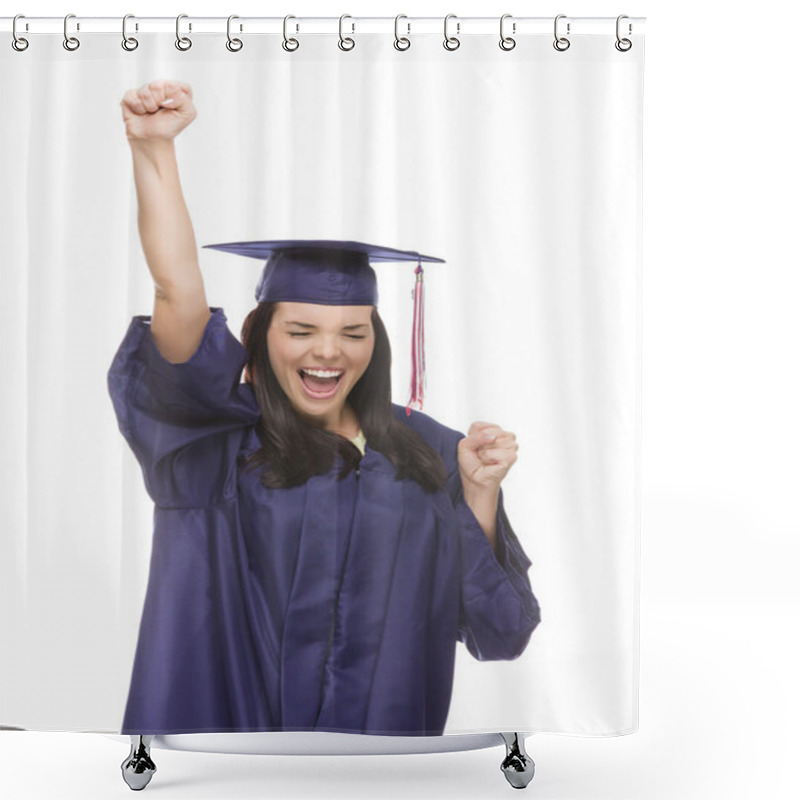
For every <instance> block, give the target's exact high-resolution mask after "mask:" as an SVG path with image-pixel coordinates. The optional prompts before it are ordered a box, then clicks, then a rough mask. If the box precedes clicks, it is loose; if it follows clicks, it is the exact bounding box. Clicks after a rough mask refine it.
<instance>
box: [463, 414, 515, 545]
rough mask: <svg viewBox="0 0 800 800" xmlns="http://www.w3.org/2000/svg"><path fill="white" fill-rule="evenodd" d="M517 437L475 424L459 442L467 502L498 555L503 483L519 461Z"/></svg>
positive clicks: (492, 427)
mask: <svg viewBox="0 0 800 800" xmlns="http://www.w3.org/2000/svg"><path fill="white" fill-rule="evenodd" d="M518 449H519V445H518V444H517V437H516V436H515V435H514V434H513V433H510V432H509V431H504V430H503V429H502V428H501V427H500V426H499V425H494V424H493V423H491V422H473V423H472V425H470V428H469V432H468V433H467V435H466V436H465V437H464V438H463V439H461V441H459V443H458V471H459V474H460V477H461V486H462V488H463V491H464V502H465V503H466V504H467V505H468V506H469V507H470V510H471V511H472V513H473V514H474V515H475V519H477V520H478V523H479V524H480V526H481V529H482V530H483V532H484V534H485V535H486V538H487V539H488V540H489V543H490V544H491V545H492V549H493V550H494V551H495V553H496V552H497V526H496V520H497V502H498V498H499V496H500V483H501V481H502V480H503V478H505V476H506V474H507V473H508V471H509V470H510V469H511V467H512V465H513V464H514V462H515V461H516V460H517V450H518Z"/></svg>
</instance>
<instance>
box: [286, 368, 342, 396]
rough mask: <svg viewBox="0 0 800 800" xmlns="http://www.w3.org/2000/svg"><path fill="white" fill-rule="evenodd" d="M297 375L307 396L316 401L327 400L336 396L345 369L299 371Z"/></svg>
mask: <svg viewBox="0 0 800 800" xmlns="http://www.w3.org/2000/svg"><path fill="white" fill-rule="evenodd" d="M297 374H298V375H299V376H300V382H301V383H302V384H303V388H304V389H305V391H306V394H308V395H309V396H311V397H313V398H314V399H316V400H326V399H328V398H329V397H333V396H334V395H335V394H336V390H337V389H338V388H339V381H341V379H342V376H343V375H344V370H343V369H299V370H297Z"/></svg>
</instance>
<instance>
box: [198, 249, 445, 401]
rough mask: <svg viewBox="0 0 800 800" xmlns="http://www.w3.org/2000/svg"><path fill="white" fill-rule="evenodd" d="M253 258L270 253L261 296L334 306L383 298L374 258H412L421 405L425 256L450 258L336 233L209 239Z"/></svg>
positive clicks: (416, 388)
mask: <svg viewBox="0 0 800 800" xmlns="http://www.w3.org/2000/svg"><path fill="white" fill-rule="evenodd" d="M205 247H206V248H209V249H212V250H223V251H225V252H227V253H235V254H236V255H240V256H248V257H249V258H258V259H260V260H262V261H263V260H265V259H266V264H265V265H264V269H263V271H262V272H261V278H260V279H259V281H258V285H257V286H256V292H255V294H256V301H257V302H259V303H264V302H293V303H316V304H319V305H333V306H366V305H370V306H371V305H377V304H378V282H377V278H376V275H375V271H374V270H373V269H372V267H371V266H370V264H380V263H385V262H397V261H412V262H414V261H415V262H416V263H417V267H416V269H415V270H414V272H415V274H416V276H417V277H416V283H415V288H414V323H413V328H412V337H411V369H412V375H411V395H410V399H409V401H408V404H407V405H406V414H410V413H411V411H410V409H411V407H412V406H414V407H415V408H418V409H421V408H422V399H423V395H424V384H425V326H424V306H423V300H424V298H423V293H422V274H423V270H422V262H423V261H428V262H438V263H444V259H441V258H434V257H433V256H424V255H422V254H420V253H417V252H415V251H413V250H395V249H394V248H391V247H379V246H377V245H372V244H364V243H363V242H344V241H338V240H330V239H281V240H273V241H268V242H229V243H226V244H207V245H205Z"/></svg>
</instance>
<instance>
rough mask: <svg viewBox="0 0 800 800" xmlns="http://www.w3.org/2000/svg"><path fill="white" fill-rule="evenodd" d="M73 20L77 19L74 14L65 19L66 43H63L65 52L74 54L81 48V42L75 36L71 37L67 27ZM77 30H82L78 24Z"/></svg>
mask: <svg viewBox="0 0 800 800" xmlns="http://www.w3.org/2000/svg"><path fill="white" fill-rule="evenodd" d="M71 19H75V15H74V14H67V16H66V17H64V41H63V42H62V44H63V45H64V49H65V50H69V52H70V53H73V52H75V50H77V49H78V48H79V47H80V46H81V40H80V39H78V38H76V37H75V36H70V35H69V31H68V30H67V26H68V24H69V21H70V20H71ZM75 29H76V30H80V29H81V27H80V25H78V24H76V28H75Z"/></svg>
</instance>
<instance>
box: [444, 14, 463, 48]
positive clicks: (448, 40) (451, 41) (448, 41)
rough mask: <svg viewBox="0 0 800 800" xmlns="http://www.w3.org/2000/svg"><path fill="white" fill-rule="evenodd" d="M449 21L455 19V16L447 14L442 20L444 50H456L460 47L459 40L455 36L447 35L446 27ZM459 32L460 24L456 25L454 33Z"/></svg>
mask: <svg viewBox="0 0 800 800" xmlns="http://www.w3.org/2000/svg"><path fill="white" fill-rule="evenodd" d="M451 19H456V15H455V14H448V15H447V16H446V17H445V18H444V42H443V44H444V49H445V50H451V51H452V50H458V48H459V47H461V40H460V39H458V38H457V37H455V36H450V35H448V32H447V27H448V24H449V22H450V20H451ZM460 32H461V23H458V22H457V23H456V33H460Z"/></svg>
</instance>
